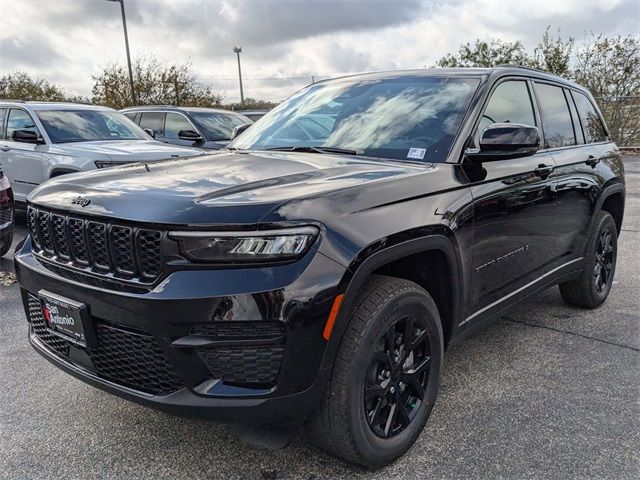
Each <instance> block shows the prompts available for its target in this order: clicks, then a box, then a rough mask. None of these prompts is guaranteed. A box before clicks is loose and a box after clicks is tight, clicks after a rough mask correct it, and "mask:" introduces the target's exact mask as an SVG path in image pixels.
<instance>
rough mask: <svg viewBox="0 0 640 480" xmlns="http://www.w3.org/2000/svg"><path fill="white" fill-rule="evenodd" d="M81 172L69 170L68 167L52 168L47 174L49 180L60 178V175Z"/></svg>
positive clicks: (73, 169)
mask: <svg viewBox="0 0 640 480" xmlns="http://www.w3.org/2000/svg"><path fill="white" fill-rule="evenodd" d="M81 171H82V170H78V169H75V168H69V167H53V168H52V169H51V171H50V172H49V178H55V177H60V176H61V175H67V174H69V173H78V172H81Z"/></svg>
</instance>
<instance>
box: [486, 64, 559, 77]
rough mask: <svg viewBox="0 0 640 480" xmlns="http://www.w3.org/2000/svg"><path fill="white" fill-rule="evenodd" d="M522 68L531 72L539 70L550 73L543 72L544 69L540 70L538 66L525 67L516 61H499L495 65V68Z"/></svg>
mask: <svg viewBox="0 0 640 480" xmlns="http://www.w3.org/2000/svg"><path fill="white" fill-rule="evenodd" d="M499 67H502V68H522V69H523V70H531V71H532V72H540V73H546V74H547V75H552V74H551V73H549V72H545V71H544V70H540V69H539V68H533V67H525V66H524V65H518V64H517V63H501V64H499V65H496V68H499Z"/></svg>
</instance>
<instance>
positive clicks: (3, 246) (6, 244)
mask: <svg viewBox="0 0 640 480" xmlns="http://www.w3.org/2000/svg"><path fill="white" fill-rule="evenodd" d="M12 243H13V228H12V229H11V230H9V232H8V233H7V234H6V235H5V237H4V241H3V242H2V243H0V257H2V256H4V255H6V254H7V252H8V251H9V249H10V248H11V244H12Z"/></svg>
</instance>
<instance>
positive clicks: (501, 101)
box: [478, 81, 536, 133]
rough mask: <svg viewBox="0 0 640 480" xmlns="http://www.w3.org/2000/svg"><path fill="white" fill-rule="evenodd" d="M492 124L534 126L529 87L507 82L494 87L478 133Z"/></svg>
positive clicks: (522, 83)
mask: <svg viewBox="0 0 640 480" xmlns="http://www.w3.org/2000/svg"><path fill="white" fill-rule="evenodd" d="M492 123H521V124H524V125H534V126H535V124H536V120H535V116H534V113H533V105H532V103H531V96H530V95H529V87H528V86H527V83H526V82H522V81H508V82H504V83H501V84H500V85H498V86H497V87H496V89H495V90H494V91H493V94H492V95H491V98H490V99H489V103H488V104H487V108H486V109H485V112H484V115H483V116H482V118H481V119H480V125H479V127H478V132H479V133H481V132H482V130H484V129H485V128H487V127H488V126H489V125H491V124H492Z"/></svg>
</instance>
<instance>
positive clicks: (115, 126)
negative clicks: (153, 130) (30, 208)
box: [0, 100, 204, 205]
mask: <svg viewBox="0 0 640 480" xmlns="http://www.w3.org/2000/svg"><path fill="white" fill-rule="evenodd" d="M202 153H204V152H203V151H202V150H199V149H195V148H187V147H176V146H174V145H167V144H166V143H161V142H158V141H156V140H154V139H153V138H152V137H151V136H149V135H148V134H147V133H146V132H145V131H144V130H142V129H141V128H140V127H139V126H137V125H136V124H135V123H133V122H132V121H131V120H129V119H128V118H127V117H125V116H124V115H122V114H121V113H119V112H117V111H115V110H113V109H111V108H106V107H98V106H93V105H80V104H73V103H47V102H22V101H15V100H10V101H2V100H0V168H1V169H2V170H3V171H4V174H5V175H6V176H7V178H8V179H9V182H10V183H11V186H12V188H13V193H14V196H15V200H16V203H17V204H18V205H20V204H24V202H25V201H26V199H27V196H28V195H29V193H30V192H31V191H32V190H33V189H34V188H35V187H37V186H38V185H39V184H41V183H42V182H44V181H46V180H48V179H49V178H52V177H56V176H59V175H63V174H66V173H73V172H82V171H86V170H93V169H96V168H104V167H110V166H114V165H117V164H123V163H131V162H140V161H153V160H162V159H166V158H172V157H191V156H194V155H201V154H202Z"/></svg>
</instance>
